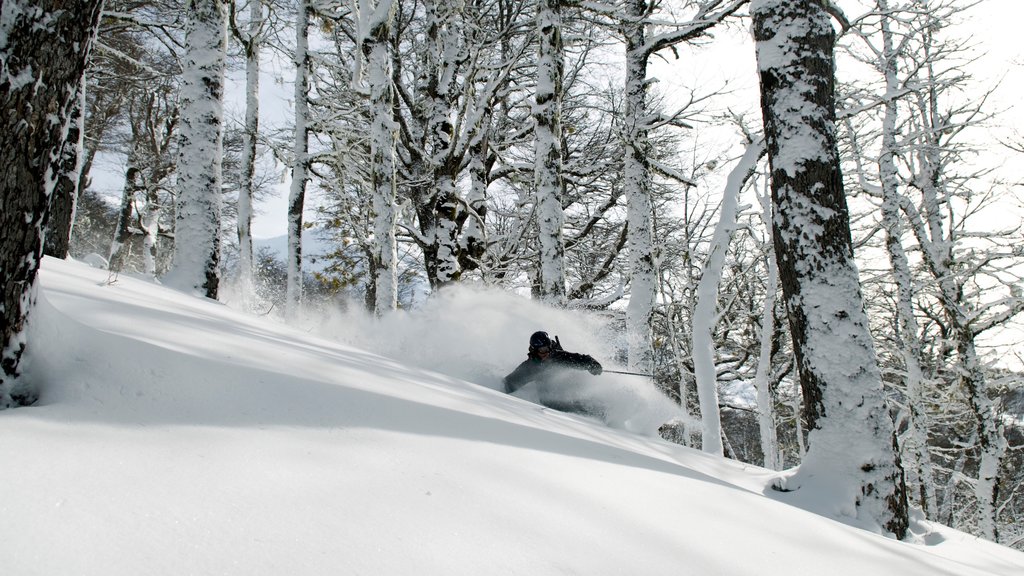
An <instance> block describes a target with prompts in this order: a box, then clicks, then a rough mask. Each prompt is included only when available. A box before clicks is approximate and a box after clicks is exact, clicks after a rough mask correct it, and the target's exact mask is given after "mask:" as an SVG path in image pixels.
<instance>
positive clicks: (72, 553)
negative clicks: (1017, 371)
mask: <svg viewBox="0 0 1024 576" xmlns="http://www.w3.org/2000/svg"><path fill="white" fill-rule="evenodd" d="M107 279H108V276H107V273H106V272H104V271H101V270H96V269H92V268H89V267H87V266H86V265H84V264H82V263H78V262H73V261H68V262H64V261H58V260H53V259H49V258H47V259H46V260H44V262H43V269H42V272H41V289H40V294H39V300H38V306H37V308H36V309H35V311H34V312H33V318H32V324H31V332H30V335H29V337H30V341H29V345H30V349H29V352H28V354H29V355H28V362H29V364H28V368H27V371H26V377H27V378H31V379H33V380H35V381H36V382H39V383H40V384H41V385H42V396H41V400H40V402H39V404H38V405H37V406H34V407H31V408H22V409H14V410H6V411H0V438H2V439H3V441H2V442H0V462H2V465H0V490H2V492H0V494H2V497H0V518H2V519H3V520H2V522H0V573H2V574H4V575H5V576H21V575H28V574H40V575H57V574H87V575H88V574H102V575H104V576H122V575H123V576H129V575H131V576H137V575H139V574H146V575H158V574H168V575H175V576H179V575H183V574H204V575H205V574H238V575H246V576H252V575H260V574H267V575H280V574H310V575H313V574H325V575H326V574H330V575H340V574H367V575H380V574H389V575H391V574H393V575H405V574H438V575H440V574H445V575H452V574H474V575H476V574H523V575H538V574H586V575H602V574H609V575H610V574H629V575H648V574H650V575H654V574H659V575H660V574H670V573H671V574H694V575H711V574H728V575H754V574H757V575H761V574H786V575H794V574H815V575H821V574H829V575H830V576H853V575H860V574H897V575H904V574H908V575H909V574H920V575H929V576H933V575H938V574H949V575H957V576H969V575H976V574H1001V575H1006V576H1010V575H1013V576H1019V575H1020V574H1024V554H1021V553H1018V552H1015V551H1013V550H1010V549H1008V548H1005V547H1001V546H997V545H995V544H991V543H989V542H985V541H982V540H979V539H977V538H974V537H971V536H968V535H965V534H963V533H960V532H957V531H955V530H951V529H948V528H945V527H943V526H939V525H936V524H932V523H928V522H917V523H915V526H914V530H915V538H914V540H915V542H914V543H908V542H898V541H894V540H892V539H889V538H886V537H884V536H880V535H877V534H874V533H872V532H870V531H866V530H862V529H858V528H855V527H853V526H851V525H849V523H848V521H845V520H844V518H843V517H832V516H831V515H832V514H833V511H832V510H830V508H829V507H827V506H824V505H822V506H820V507H818V508H817V509H815V508H814V504H813V499H808V498H804V499H803V504H802V505H803V506H805V507H811V508H812V509H810V510H806V509H801V508H798V507H795V506H793V505H791V504H789V503H787V502H786V501H785V500H786V498H787V497H788V496H787V495H784V494H778V493H773V492H771V491H770V490H766V486H767V485H768V483H769V482H770V481H771V479H772V478H773V477H774V476H775V474H774V473H771V472H769V471H767V470H764V469H761V468H757V467H754V466H749V465H744V464H741V463H738V462H734V461H728V460H724V459H720V458H715V457H711V456H708V455H705V454H703V453H701V452H699V451H696V450H692V449H688V448H684V447H681V446H677V445H673V444H669V443H666V442H664V441H662V440H660V439H659V438H658V437H657V435H656V434H654V433H653V432H652V428H651V424H650V423H651V422H654V421H656V420H657V419H658V418H660V417H661V416H662V415H663V414H661V411H663V410H665V409H666V407H665V406H664V405H663V404H662V403H660V402H659V401H658V399H657V397H656V395H651V394H649V393H648V392H647V391H645V390H644V386H645V385H644V384H643V383H642V381H641V382H640V383H637V382H630V381H629V379H628V377H621V378H614V377H612V375H604V376H601V377H599V378H596V379H594V381H592V382H590V383H591V384H594V385H598V386H599V387H600V388H599V389H600V390H603V391H604V392H601V394H604V395H603V396H602V397H603V398H606V399H608V401H609V402H612V403H618V402H621V403H622V405H621V406H618V408H620V409H621V413H620V414H618V415H617V416H616V417H614V418H611V419H610V421H609V423H608V424H607V425H606V424H602V423H600V422H596V421H594V420H592V419H587V418H583V417H579V416H573V415H567V414H562V413H559V412H554V411H551V410H548V409H545V408H542V407H540V406H538V405H536V404H533V403H530V402H527V401H524V400H523V399H520V398H514V397H510V396H507V395H505V394H502V393H500V392H498V391H496V390H495V389H493V388H496V386H497V384H496V382H497V379H498V378H499V377H500V375H501V374H502V373H504V372H507V371H508V370H511V368H512V367H514V365H515V363H516V362H518V361H519V360H521V359H522V357H523V355H524V350H523V347H524V344H523V341H524V340H525V338H526V336H527V335H528V334H529V332H531V331H532V330H533V329H535V328H537V327H540V328H548V329H550V330H551V331H552V332H553V333H557V334H559V335H561V337H562V340H563V343H566V344H567V345H566V347H567V348H570V349H579V350H581V351H586V352H590V353H593V354H594V355H595V356H598V357H599V358H600V359H602V361H603V362H605V364H606V366H613V364H614V363H613V362H612V361H611V359H609V358H608V357H607V356H603V357H602V355H607V354H608V353H609V351H610V338H611V337H610V336H609V335H608V334H606V333H603V332H602V330H601V329H600V326H599V325H598V324H597V323H593V321H586V320H582V319H581V318H580V315H578V314H573V313H568V312H560V313H554V312H544V311H542V310H541V309H539V308H537V307H536V306H535V305H534V304H533V303H531V302H529V301H527V300H524V299H521V298H517V297H514V296H507V295H502V294H494V293H490V292H487V291H485V290H470V289H462V290H461V291H452V292H450V293H448V294H442V295H440V297H439V298H436V299H435V300H434V301H432V302H431V303H430V304H429V305H428V306H427V307H426V308H425V309H424V310H422V311H420V312H417V313H402V314H396V315H395V316H393V317H391V318H388V319H386V320H384V321H383V322H379V323H377V322H374V321H371V320H369V319H365V318H362V319H361V318H359V317H357V316H355V315H343V316H339V317H337V318H321V319H319V322H318V323H317V324H316V325H315V326H313V325H309V326H308V327H307V329H304V330H297V329H295V328H291V327H288V326H285V325H282V324H280V323H277V322H275V321H272V320H270V319H267V318H260V317H256V316H252V315H249V314H245V313H242V312H239V311H235V310H233V309H231V308H230V307H228V306H226V305H224V304H220V303H216V302H211V301H206V300H202V299H198V298H195V297H191V296H187V295H185V294H182V293H179V292H175V291H172V290H169V289H166V288H163V287H160V286H158V285H155V284H153V283H149V282H145V281H142V280H136V279H133V278H128V277H125V276H121V277H120V278H119V279H118V280H117V281H116V282H115V283H113V284H108V283H107ZM538 314H543V315H544V316H543V318H544V321H543V322H538V320H537V319H538V316H537V315H538ZM314 332H315V333H317V334H314ZM327 335H329V336H331V338H328V337H327ZM337 339H341V340H347V341H350V342H354V344H355V345H351V346H350V345H348V344H341V343H338V341H337ZM568 342H572V343H573V344H574V345H573V346H570V345H568ZM368 350H375V351H376V352H377V353H375V352H371V351H368ZM378 353H380V355H379V354H378ZM389 356H390V357H389ZM460 359H461V360H464V361H460ZM588 378H589V376H588ZM637 380H642V379H637ZM473 381H476V382H478V383H473ZM625 406H628V407H629V408H628V410H627V409H626V408H625ZM630 410H632V411H634V412H635V413H634V414H633V416H632V417H631V418H626V417H624V416H623V415H624V414H625V413H626V412H628V411H630ZM809 503H811V504H809Z"/></svg>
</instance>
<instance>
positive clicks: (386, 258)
mask: <svg viewBox="0 0 1024 576" xmlns="http://www.w3.org/2000/svg"><path fill="white" fill-rule="evenodd" d="M360 10H361V13H360V18H363V19H364V20H363V25H364V26H365V28H364V32H363V34H364V36H363V38H362V46H361V48H362V51H363V56H364V57H365V58H366V81H367V83H368V85H369V91H370V101H369V106H370V163H371V181H372V187H373V232H374V240H373V242H374V244H373V258H372V269H373V274H374V281H373V283H374V293H375V294H374V311H375V313H376V314H377V315H383V314H385V313H387V312H389V311H391V310H394V309H395V308H397V306H398V247H397V242H396V238H395V222H396V214H395V211H396V210H395V202H396V195H397V192H396V189H395V141H396V127H395V122H394V119H393V118H392V107H393V102H394V100H393V98H394V95H393V92H392V89H391V55H390V53H389V52H388V39H389V38H390V35H391V21H392V19H393V18H394V10H395V5H394V3H393V0H381V1H379V2H376V3H371V2H370V0H361V2H360Z"/></svg>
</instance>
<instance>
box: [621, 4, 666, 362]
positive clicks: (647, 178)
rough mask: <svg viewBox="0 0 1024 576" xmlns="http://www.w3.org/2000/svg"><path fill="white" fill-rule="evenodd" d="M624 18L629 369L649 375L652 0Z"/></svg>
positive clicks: (653, 291) (653, 288) (653, 286)
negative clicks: (648, 37)
mask: <svg viewBox="0 0 1024 576" xmlns="http://www.w3.org/2000/svg"><path fill="white" fill-rule="evenodd" d="M626 11H627V15H626V18H625V19H624V20H623V29H624V31H625V40H626V90H625V98H626V101H625V111H624V115H623V130H624V132H625V138H626V156H625V158H623V176H624V180H623V187H624V189H625V193H626V225H627V226H628V238H627V241H626V242H627V247H628V267H629V282H630V288H629V304H627V306H626V342H627V347H628V351H627V355H628V363H629V368H630V370H635V371H639V372H650V371H651V369H652V367H653V364H652V363H653V359H654V343H653V334H652V332H651V317H652V316H653V315H654V304H655V299H656V295H657V279H658V276H657V269H656V266H655V257H654V231H653V223H652V220H651V209H652V208H651V206H652V203H651V173H650V169H649V166H648V163H647V159H648V157H649V156H650V154H651V145H650V141H649V140H648V128H647V121H648V119H647V58H648V56H649V55H650V52H649V50H650V47H649V46H647V45H646V33H645V28H646V23H645V22H646V21H645V18H646V17H647V2H646V1H645V0H628V2H627V7H626Z"/></svg>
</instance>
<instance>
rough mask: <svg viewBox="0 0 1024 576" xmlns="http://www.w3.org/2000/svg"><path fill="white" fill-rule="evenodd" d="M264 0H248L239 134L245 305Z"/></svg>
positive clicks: (245, 301) (249, 294)
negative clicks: (247, 29)
mask: <svg viewBox="0 0 1024 576" xmlns="http://www.w3.org/2000/svg"><path fill="white" fill-rule="evenodd" d="M262 27H263V3H262V2H261V0H249V33H248V37H247V38H246V40H245V130H244V132H243V134H242V158H241V172H242V182H241V185H240V186H239V189H238V288H239V292H240V293H241V297H242V305H243V307H244V309H249V308H250V307H251V303H252V300H253V291H254V290H255V286H254V284H253V268H254V266H255V261H254V257H253V250H252V217H253V207H252V202H253V196H254V195H255V187H256V184H255V175H256V142H257V138H258V136H259V121H260V120H259V119H260V98H259V93H260V51H261V47H262V42H263V38H262V32H261V29H262Z"/></svg>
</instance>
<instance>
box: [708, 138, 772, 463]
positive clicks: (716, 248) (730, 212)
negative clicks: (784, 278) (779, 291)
mask: <svg viewBox="0 0 1024 576" xmlns="http://www.w3.org/2000/svg"><path fill="white" fill-rule="evenodd" d="M763 152H764V143H763V142H761V141H758V142H754V143H751V144H749V145H747V150H746V152H745V153H744V154H743V157H742V158H740V160H739V162H738V163H737V164H736V166H735V167H734V168H733V169H732V172H730V173H729V178H728V179H727V181H726V185H725V191H724V192H723V194H722V207H721V211H720V214H719V218H718V225H717V226H716V227H715V232H714V234H713V235H712V238H711V247H710V249H709V250H708V260H707V262H705V263H704V271H703V273H702V274H701V277H700V282H699V283H698V284H697V305H696V307H695V308H694V312H693V334H692V338H693V373H694V377H695V378H696V380H697V396H698V398H699V399H700V415H701V421H702V422H703V424H704V437H703V440H702V442H701V446H702V449H703V450H704V452H707V453H709V454H715V455H718V456H721V455H722V420H721V416H720V414H719V412H718V375H717V372H716V369H715V350H714V332H715V324H717V320H718V315H717V313H716V311H717V307H718V285H719V284H720V283H721V280H722V270H723V269H724V267H725V254H726V252H728V250H729V244H730V243H731V241H732V234H733V231H734V230H735V229H736V213H737V210H738V204H739V196H740V192H741V191H742V190H743V186H744V184H745V183H746V181H747V179H749V178H750V176H751V174H753V171H754V168H756V166H757V161H758V159H759V158H760V157H761V154H762V153H763Z"/></svg>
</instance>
